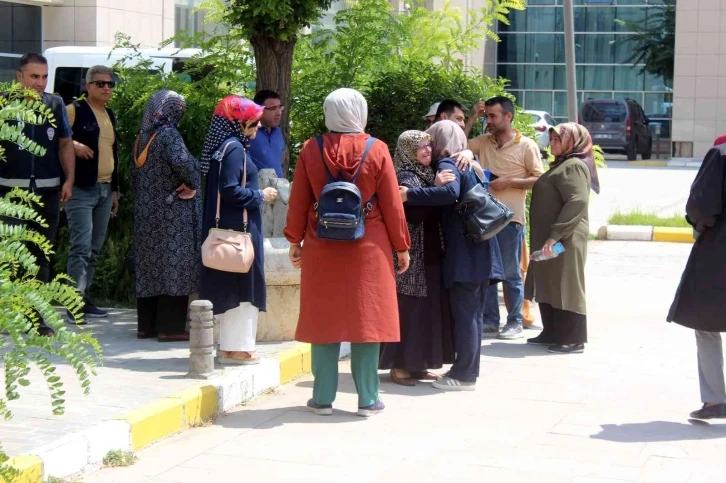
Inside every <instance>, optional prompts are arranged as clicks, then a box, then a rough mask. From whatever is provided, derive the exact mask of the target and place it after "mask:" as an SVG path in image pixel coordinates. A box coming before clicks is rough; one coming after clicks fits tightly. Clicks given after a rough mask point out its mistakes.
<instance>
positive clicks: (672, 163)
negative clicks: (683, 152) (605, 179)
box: [628, 158, 702, 168]
mask: <svg viewBox="0 0 726 483" xmlns="http://www.w3.org/2000/svg"><path fill="white" fill-rule="evenodd" d="M701 163H702V161H701V160H700V159H693V160H691V159H689V158H685V159H684V158H680V159H671V160H669V161H665V160H662V161H661V160H650V159H648V160H643V161H628V166H651V167H660V168H664V167H668V168H700V167H701Z"/></svg>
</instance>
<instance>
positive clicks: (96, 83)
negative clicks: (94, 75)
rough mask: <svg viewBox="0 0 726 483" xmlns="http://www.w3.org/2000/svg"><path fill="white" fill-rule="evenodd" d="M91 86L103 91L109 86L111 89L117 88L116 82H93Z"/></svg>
mask: <svg viewBox="0 0 726 483" xmlns="http://www.w3.org/2000/svg"><path fill="white" fill-rule="evenodd" d="M91 84H95V86H96V87H98V88H99V89H103V88H104V87H105V86H108V87H110V88H111V89H113V88H114V87H116V82H114V81H93V82H91Z"/></svg>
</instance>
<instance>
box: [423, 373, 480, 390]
mask: <svg viewBox="0 0 726 483" xmlns="http://www.w3.org/2000/svg"><path fill="white" fill-rule="evenodd" d="M432 386H434V387H435V388H436V389H441V390H442V391H473V390H474V389H476V383H475V382H463V381H459V380H458V379H454V378H452V377H448V376H446V377H442V378H441V379H439V380H438V381H435V382H434V383H433V384H432Z"/></svg>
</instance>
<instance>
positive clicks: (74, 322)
mask: <svg viewBox="0 0 726 483" xmlns="http://www.w3.org/2000/svg"><path fill="white" fill-rule="evenodd" d="M66 318H67V320H66V322H67V323H69V324H71V325H86V323H87V322H86V317H85V316H84V317H83V318H82V319H81V320H76V318H75V317H73V314H72V313H71V311H70V310H66Z"/></svg>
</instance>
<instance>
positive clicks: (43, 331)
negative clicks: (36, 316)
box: [36, 320, 55, 337]
mask: <svg viewBox="0 0 726 483" xmlns="http://www.w3.org/2000/svg"><path fill="white" fill-rule="evenodd" d="M36 328H37V329H38V335H41V336H43V337H53V336H54V335H55V331H54V330H53V329H51V328H50V327H48V326H47V325H45V322H44V321H42V320H41V321H40V324H38V327H36Z"/></svg>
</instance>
